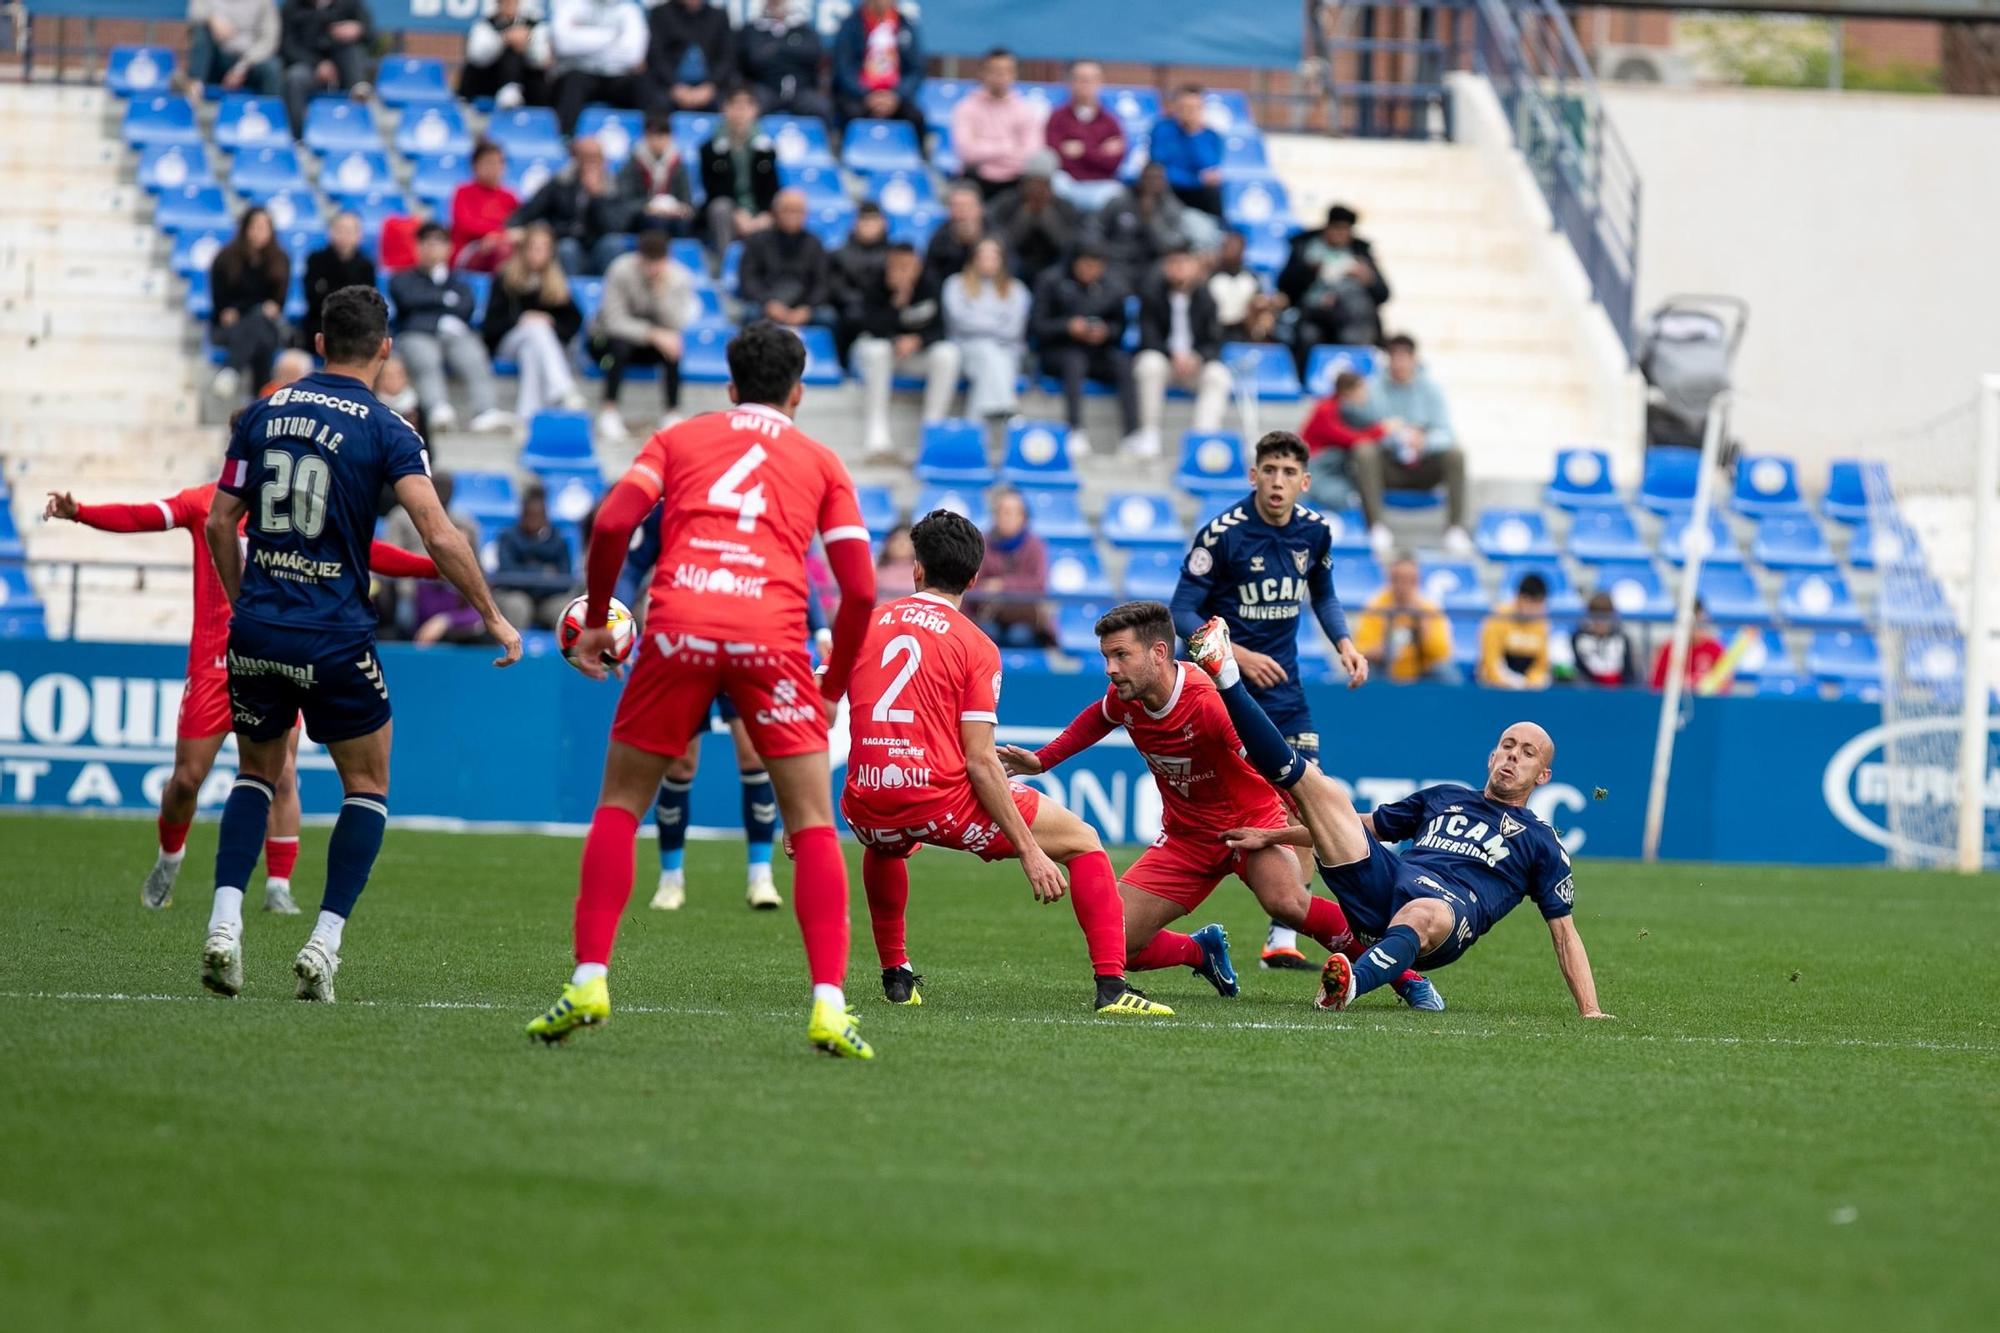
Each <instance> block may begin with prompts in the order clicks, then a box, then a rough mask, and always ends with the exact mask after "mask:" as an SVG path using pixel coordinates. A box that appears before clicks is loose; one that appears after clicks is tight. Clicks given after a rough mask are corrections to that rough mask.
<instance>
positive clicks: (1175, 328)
mask: <svg viewBox="0 0 2000 1333" xmlns="http://www.w3.org/2000/svg"><path fill="white" fill-rule="evenodd" d="M1221 356H1222V321H1221V320H1220V319H1218V318H1217V317H1216V313H1215V298H1214V297H1212V296H1210V295H1209V294H1208V288H1207V287H1206V286H1205V285H1204V284H1203V283H1202V273H1201V261H1200V260H1199V259H1197V258H1195V253H1194V251H1193V250H1190V249H1189V248H1188V247H1186V246H1184V245H1183V246H1177V247H1175V248H1174V249H1172V250H1169V251H1168V252H1167V254H1166V256H1165V258H1163V259H1161V260H1160V267H1159V271H1158V272H1157V273H1155V274H1154V275H1153V276H1152V278H1151V279H1150V280H1149V281H1148V282H1147V283H1146V285H1145V286H1144V287H1142V288H1141V289H1140V291H1139V352H1138V355H1136V356H1134V357H1133V358H1132V382H1133V386H1134V390H1135V392H1136V393H1137V395H1138V399H1139V430H1138V434H1137V435H1136V437H1135V438H1134V439H1133V441H1132V442H1131V444H1132V448H1131V452H1132V453H1134V454H1136V455H1137V456H1139V457H1141V458H1157V457H1158V456H1159V454H1160V424H1161V422H1162V421H1163V420H1164V418H1165V415H1166V407H1167V386H1168V385H1169V384H1175V385H1179V386H1180V387H1181V388H1183V389H1191V390H1193V391H1194V396H1195V398H1194V421H1193V427H1194V429H1196V430H1220V429H1221V428H1222V416H1223V413H1224V412H1225V411H1227V410H1228V407H1229V391H1230V389H1231V388H1232V387H1233V385H1234V380H1233V379H1232V378H1231V376H1230V374H1229V367H1227V366H1225V365H1223V364H1222V361H1221Z"/></svg>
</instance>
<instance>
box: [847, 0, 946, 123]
mask: <svg viewBox="0 0 2000 1333" xmlns="http://www.w3.org/2000/svg"><path fill="white" fill-rule="evenodd" d="M923 81H924V45H923V39H922V37H921V36H920V34H919V33H918V31H917V24H916V20H914V19H912V18H911V17H910V16H909V15H908V14H905V13H904V12H903V11H902V10H901V9H900V8H899V7H898V6H897V4H896V0H862V2H861V4H860V5H859V6H857V7H856V8H855V9H854V10H853V11H852V12H851V13H849V14H848V16H847V17H846V18H845V19H844V20H842V22H841V25H840V30H839V31H838V32H836V33H835V34H834V37H833V102H834V108H833V109H834V113H835V114H836V115H837V116H839V117H840V123H841V125H842V126H843V127H845V126H846V124H847V122H848V121H850V120H857V119H860V118H862V117H868V118H870V119H873V120H906V121H908V122H910V124H912V125H914V126H915V127H916V130H917V139H918V141H919V142H922V140H923V134H924V116H923V113H922V112H921V111H919V110H917V88H918V87H919V86H920V85H921V84H922V83H923Z"/></svg>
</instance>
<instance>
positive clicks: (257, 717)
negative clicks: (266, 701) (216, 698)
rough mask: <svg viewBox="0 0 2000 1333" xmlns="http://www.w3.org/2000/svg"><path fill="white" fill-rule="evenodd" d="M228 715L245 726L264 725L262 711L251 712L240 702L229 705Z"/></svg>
mask: <svg viewBox="0 0 2000 1333" xmlns="http://www.w3.org/2000/svg"><path fill="white" fill-rule="evenodd" d="M229 715H230V716H231V717H233V718H235V719H236V720H237V722H239V723H241V724H242V725H243V726H246V727H261V726H263V725H264V715H263V714H262V713H253V712H251V711H250V710H249V709H247V708H245V707H244V706H243V705H242V704H232V705H230V708H229Z"/></svg>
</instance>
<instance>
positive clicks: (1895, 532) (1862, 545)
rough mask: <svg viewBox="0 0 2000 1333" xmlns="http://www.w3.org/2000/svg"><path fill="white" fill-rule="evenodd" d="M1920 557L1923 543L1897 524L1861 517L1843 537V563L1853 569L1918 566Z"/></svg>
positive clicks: (1920, 560)
mask: <svg viewBox="0 0 2000 1333" xmlns="http://www.w3.org/2000/svg"><path fill="white" fill-rule="evenodd" d="M1923 559H1924V552H1923V545H1922V543H1921V542H1919V541H1918V539H1917V534H1916V533H1914V532H1912V531H1910V530H1909V529H1908V528H1906V527H1904V526H1903V525H1902V524H1900V523H1881V524H1877V523H1871V522H1868V521H1867V520H1866V519H1863V520H1862V521H1861V522H1860V523H1858V524H1856V525H1855V527H1854V529H1853V532H1852V533H1851V534H1850V535H1849V536H1848V539H1847V563H1848V564H1849V565H1851V566H1853V567H1854V568H1855V569H1886V568H1889V567H1892V566H1895V565H1901V564H1915V565H1921V564H1922V563H1923Z"/></svg>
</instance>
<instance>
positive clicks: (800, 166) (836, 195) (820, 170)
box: [778, 162, 847, 205]
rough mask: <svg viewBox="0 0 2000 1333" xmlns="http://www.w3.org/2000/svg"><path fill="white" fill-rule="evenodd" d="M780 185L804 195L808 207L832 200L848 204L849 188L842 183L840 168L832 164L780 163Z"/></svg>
mask: <svg viewBox="0 0 2000 1333" xmlns="http://www.w3.org/2000/svg"><path fill="white" fill-rule="evenodd" d="M778 184H779V185H781V186H783V187H784V188H786V189H788V190H798V191H800V192H801V193H803V194H804V195H805V197H806V203H807V204H808V205H812V204H818V203H824V202H826V201H827V200H830V199H831V200H839V201H840V202H842V203H846V202H847V186H846V185H844V184H843V183H842V182H841V179H840V168H839V166H837V165H835V164H834V163H832V162H780V163H779V164H778Z"/></svg>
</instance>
